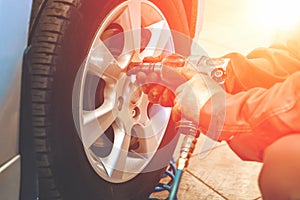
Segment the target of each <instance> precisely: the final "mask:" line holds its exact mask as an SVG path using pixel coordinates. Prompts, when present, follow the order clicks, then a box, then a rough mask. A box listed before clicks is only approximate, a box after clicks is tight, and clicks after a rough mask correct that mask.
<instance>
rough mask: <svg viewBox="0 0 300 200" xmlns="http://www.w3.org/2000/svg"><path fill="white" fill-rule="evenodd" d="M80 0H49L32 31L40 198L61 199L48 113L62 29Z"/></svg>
mask: <svg viewBox="0 0 300 200" xmlns="http://www.w3.org/2000/svg"><path fill="white" fill-rule="evenodd" d="M77 5H78V1H77V0H48V1H47V2H46V5H45V6H44V7H43V10H42V11H41V14H40V15H39V16H38V15H37V14H36V13H35V16H38V17H39V18H38V19H36V20H37V21H38V23H36V26H35V27H34V30H33V31H32V35H31V38H32V40H31V46H32V49H31V76H32V77H31V80H32V82H31V85H32V86H31V101H32V126H33V132H34V136H35V139H34V144H35V152H36V164H37V167H38V174H39V185H40V195H41V196H40V199H42V200H43V199H57V200H59V199H62V196H61V193H60V192H59V189H58V187H57V184H56V177H55V171H54V169H53V167H52V164H51V163H52V158H51V154H52V152H51V148H50V145H49V144H50V141H49V137H48V135H49V127H51V124H50V122H49V121H50V120H49V117H48V115H47V114H48V113H49V110H50V109H51V105H50V103H49V102H51V99H50V97H51V92H52V91H51V90H52V88H53V75H54V73H55V67H56V66H55V63H56V62H55V59H56V55H57V52H59V48H60V46H61V42H62V33H63V30H64V28H65V26H66V25H67V24H68V23H69V18H70V13H71V12H70V11H71V9H76V6H77Z"/></svg>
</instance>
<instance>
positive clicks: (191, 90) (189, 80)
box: [136, 58, 220, 124]
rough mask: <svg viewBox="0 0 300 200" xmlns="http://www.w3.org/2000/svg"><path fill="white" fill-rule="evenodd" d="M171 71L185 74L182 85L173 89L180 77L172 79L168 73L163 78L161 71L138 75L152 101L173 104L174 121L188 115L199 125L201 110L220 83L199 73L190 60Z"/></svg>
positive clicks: (189, 118)
mask: <svg viewBox="0 0 300 200" xmlns="http://www.w3.org/2000/svg"><path fill="white" fill-rule="evenodd" d="M148 59H151V62H155V61H156V62H159V61H160V60H159V59H160V58H158V59H157V60H155V59H156V58H146V61H148ZM144 61H145V60H144ZM146 61H145V62H146ZM168 70H172V72H170V74H171V73H177V74H178V76H179V77H181V78H180V79H181V80H180V82H181V85H178V87H177V88H176V89H175V90H173V91H171V89H170V87H168V86H170V85H174V84H176V81H178V80H174V79H172V78H170V79H168V77H167V76H165V77H160V74H159V73H157V72H150V73H149V74H146V73H145V72H138V73H137V74H136V75H137V76H136V77H137V83H138V84H140V85H141V86H142V89H143V92H144V93H146V94H148V99H149V101H150V102H152V103H154V104H160V105H162V106H169V107H171V106H172V107H173V108H172V119H173V120H174V122H177V121H179V120H180V119H182V118H185V119H188V120H191V121H193V122H194V123H195V124H198V123H199V115H200V110H201V108H202V107H203V106H204V104H205V103H206V102H207V100H208V99H209V98H210V97H211V96H212V94H213V93H212V92H211V91H210V89H209V87H220V86H219V85H218V84H217V83H215V82H214V81H213V80H211V79H210V78H209V77H208V76H206V75H203V74H200V73H199V72H197V70H196V69H195V68H194V67H193V66H192V65H191V64H190V63H188V62H185V65H184V67H179V66H178V67H176V66H175V67H173V68H172V69H168ZM174 82H175V83H174ZM208 85H209V86H208Z"/></svg>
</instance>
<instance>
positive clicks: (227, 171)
mask: <svg viewBox="0 0 300 200" xmlns="http://www.w3.org/2000/svg"><path fill="white" fill-rule="evenodd" d="M205 3H206V4H205V12H204V21H203V27H202V31H201V34H200V38H199V44H200V45H201V46H202V47H203V48H204V49H205V50H206V52H207V53H208V54H209V56H210V57H218V56H222V55H224V54H226V53H229V52H233V51H235V52H240V53H242V54H244V55H246V54H247V53H249V52H250V51H251V50H252V49H253V48H255V47H262V46H268V45H269V43H270V41H271V40H270V39H269V38H270V34H269V33H268V32H267V31H266V30H264V29H263V28H262V24H260V23H258V20H259V18H258V14H259V13H258V12H257V9H256V8H257V7H256V6H257V5H258V3H259V1H257V0H243V1H240V0H227V1H221V0H206V2H205ZM205 140H207V138H206V137H205V136H203V135H202V136H201V137H200V138H199V142H198V144H197V148H196V150H195V153H194V156H193V157H192V158H191V160H190V164H189V166H188V168H187V169H186V171H185V172H184V174H183V178H182V181H181V184H180V188H179V193H178V198H179V199H180V200H195V199H230V200H235V199H242V200H244V199H252V200H254V199H261V195H260V192H259V189H258V186H257V178H258V175H259V171H260V168H261V164H260V163H257V162H246V161H242V160H241V159H240V158H238V157H237V156H236V155H235V154H234V153H233V152H232V151H231V149H230V148H229V147H228V145H227V144H226V143H218V144H217V145H216V146H215V147H214V148H213V149H212V150H211V152H210V153H209V154H208V155H207V156H206V157H205V158H203V159H200V153H199V152H200V149H201V148H202V146H201V145H202V144H203V142H204V141H205ZM179 144H180V143H179ZM175 154H176V153H175ZM154 197H156V198H161V199H164V198H166V194H165V193H160V194H156V195H155V196H154Z"/></svg>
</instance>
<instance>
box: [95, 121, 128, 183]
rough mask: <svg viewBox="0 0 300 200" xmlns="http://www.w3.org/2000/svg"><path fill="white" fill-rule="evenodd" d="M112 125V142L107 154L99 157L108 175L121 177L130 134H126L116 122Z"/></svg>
mask: <svg viewBox="0 0 300 200" xmlns="http://www.w3.org/2000/svg"><path fill="white" fill-rule="evenodd" d="M112 127H113V129H114V144H113V147H112V150H111V153H110V154H109V156H107V157H105V158H101V161H102V164H103V166H104V167H105V170H106V173H107V175H108V176H110V177H113V178H122V176H123V173H124V169H125V165H126V160H127V155H128V149H129V145H130V135H127V134H126V133H125V131H124V130H122V129H121V128H119V127H118V126H117V125H116V124H113V126H112Z"/></svg>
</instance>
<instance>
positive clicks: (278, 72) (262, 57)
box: [200, 29, 300, 161]
mask: <svg viewBox="0 0 300 200" xmlns="http://www.w3.org/2000/svg"><path fill="white" fill-rule="evenodd" d="M298 30H300V29H298ZM295 33H297V34H294V35H291V37H290V39H289V40H287V43H286V44H285V45H282V44H274V45H272V46H271V47H269V48H259V49H255V50H254V51H252V52H251V53H250V54H249V55H248V56H246V57H244V56H242V55H241V54H238V53H232V54H228V55H226V56H225V57H227V58H230V59H231V62H230V64H229V66H228V68H227V75H228V77H227V79H226V84H225V90H226V92H227V94H226V98H225V99H226V100H225V102H226V103H225V108H224V106H220V108H219V109H225V112H226V114H225V122H224V126H223V129H222V130H220V131H221V135H220V138H219V140H226V141H228V143H229V144H230V145H231V147H232V149H233V150H234V151H235V152H236V153H237V154H238V155H239V156H240V157H241V158H243V159H245V160H258V161H261V159H262V154H263V150H264V148H265V147H266V146H268V145H269V144H271V143H272V142H274V141H275V140H276V139H278V138H279V137H282V136H283V135H286V134H293V133H300V37H299V35H300V34H299V33H300V31H297V32H295ZM211 106H212V104H211V102H210V101H208V102H207V104H206V105H205V106H204V107H203V108H202V110H201V113H200V126H201V127H202V130H204V132H205V131H206V130H207V129H208V127H209V123H210V119H211V117H212V116H211V115H212V114H211V110H212V109H211ZM216 113H217V112H216ZM233 146H234V147H233Z"/></svg>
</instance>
